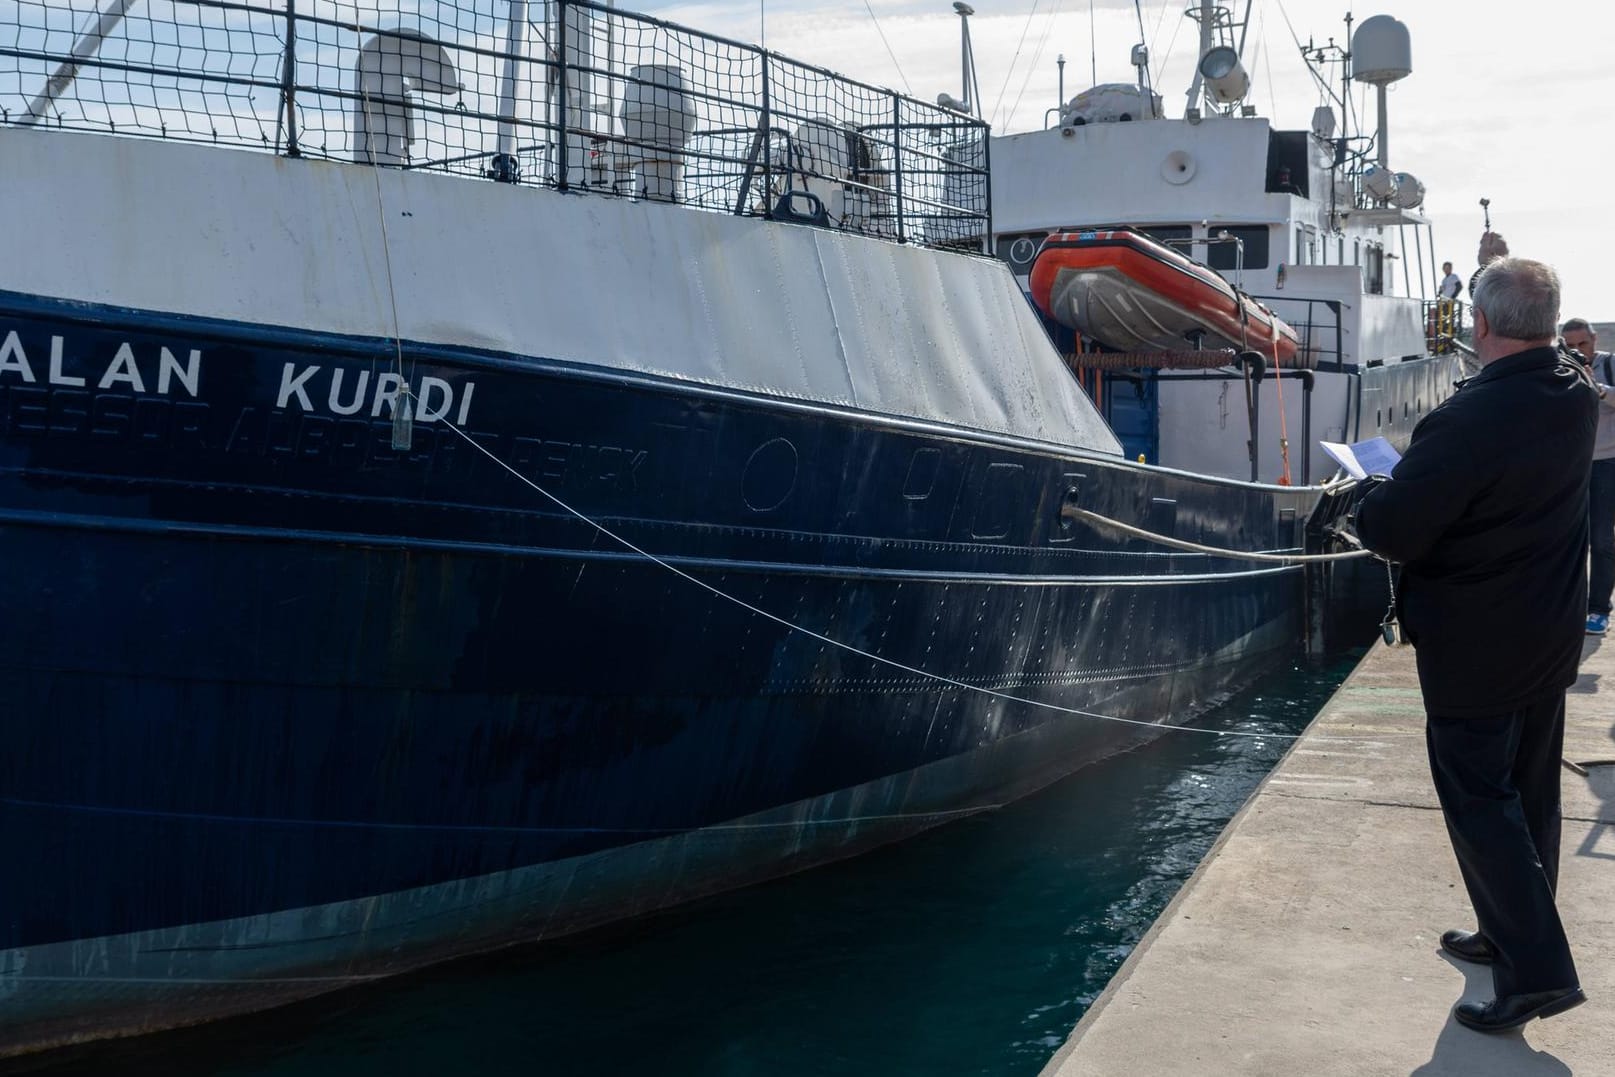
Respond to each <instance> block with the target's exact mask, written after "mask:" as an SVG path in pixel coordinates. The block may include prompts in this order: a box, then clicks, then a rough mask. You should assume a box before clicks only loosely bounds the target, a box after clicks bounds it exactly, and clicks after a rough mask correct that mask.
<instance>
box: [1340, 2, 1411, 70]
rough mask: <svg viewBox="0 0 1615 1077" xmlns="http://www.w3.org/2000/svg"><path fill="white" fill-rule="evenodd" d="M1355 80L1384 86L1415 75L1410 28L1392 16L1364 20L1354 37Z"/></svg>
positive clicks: (1353, 64) (1352, 47) (1375, 16)
mask: <svg viewBox="0 0 1615 1077" xmlns="http://www.w3.org/2000/svg"><path fill="white" fill-rule="evenodd" d="M1351 53H1352V77H1353V78H1355V79H1356V80H1357V81H1358V82H1367V83H1369V84H1371V85H1384V84H1385V83H1388V82H1395V81H1396V80H1397V79H1404V78H1407V77H1408V76H1409V75H1411V74H1412V73H1413V41H1412V39H1411V38H1410V37H1409V36H1408V28H1407V27H1406V26H1405V25H1403V24H1402V23H1401V22H1399V21H1398V20H1396V19H1394V18H1392V17H1391V16H1389V15H1374V16H1371V17H1370V18H1367V19H1364V20H1363V22H1362V25H1361V26H1359V27H1357V32H1356V33H1355V34H1352V35H1351Z"/></svg>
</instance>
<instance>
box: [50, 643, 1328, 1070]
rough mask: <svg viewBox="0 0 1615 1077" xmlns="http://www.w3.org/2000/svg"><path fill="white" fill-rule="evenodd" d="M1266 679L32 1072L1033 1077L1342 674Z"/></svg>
mask: <svg viewBox="0 0 1615 1077" xmlns="http://www.w3.org/2000/svg"><path fill="white" fill-rule="evenodd" d="M1355 657H1356V656H1355V655H1354V656H1350V657H1348V658H1345V659H1341V660H1338V661H1334V662H1331V663H1329V664H1327V665H1315V664H1297V665H1294V666H1291V667H1290V668H1288V669H1285V670H1282V671H1279V672H1276V673H1273V674H1270V675H1268V676H1266V677H1264V678H1262V679H1261V680H1260V681H1258V682H1257V683H1256V684H1254V685H1253V686H1251V687H1250V688H1248V689H1246V690H1245V691H1242V692H1240V693H1238V694H1236V695H1235V696H1233V697H1232V698H1230V699H1229V700H1228V701H1227V702H1226V703H1224V704H1223V705H1222V706H1220V707H1218V708H1216V709H1215V710H1214V711H1212V712H1210V713H1208V714H1206V715H1205V716H1203V717H1202V718H1201V719H1200V720H1199V721H1197V722H1196V725H1197V726H1199V727H1201V728H1204V729H1207V730H1214V729H1225V730H1234V731H1238V732H1242V733H1257V734H1262V735H1261V736H1257V737H1247V736H1240V737H1228V736H1224V737H1219V736H1212V735H1207V734H1204V733H1169V734H1166V735H1164V736H1163V737H1161V738H1160V739H1158V740H1157V741H1155V742H1153V743H1151V744H1149V745H1147V746H1145V747H1143V748H1140V749H1138V750H1136V751H1133V752H1130V753H1128V754H1126V755H1123V756H1119V757H1116V758H1113V759H1110V760H1107V761H1104V762H1102V763H1098V764H1095V765H1093V766H1090V767H1088V768H1087V769H1085V770H1083V771H1081V772H1079V773H1078V774H1076V775H1074V776H1072V777H1071V778H1068V779H1066V780H1065V781H1062V782H1060V783H1058V784H1057V785H1055V786H1053V787H1051V788H1049V789H1047V790H1044V791H1043V792H1041V793H1039V794H1037V795H1035V796H1032V797H1029V798H1027V799H1025V800H1022V801H1020V802H1018V803H1016V804H1013V805H1011V806H1009V807H1007V808H1003V809H1000V810H998V811H995V812H990V813H986V814H982V815H978V816H974V817H971V818H969V819H965V820H962V821H959V822H956V823H953V824H950V825H948V826H945V827H941V828H939V829H937V830H934V831H931V832H929V833H927V834H922V835H920V836H919V837H917V838H914V839H911V840H909V841H907V842H904V843H902V844H900V845H896V846H891V847H888V848H885V849H881V850H878V851H876V852H874V853H871V854H869V855H867V856H864V857H860V858H858V859H855V860H851V861H847V862H845V863H841V864H836V865H832V866H830V867H826V868H821V869H818V870H816V871H811V872H806V873H803V874H801V875H797V876H794V877H792V878H788V879H784V880H780V881H777V882H774V883H770V884H767V885H763V886H758V887H752V888H750V889H747V890H741V891H736V892H733V893H729V894H724V895H721V896H719V897H716V898H712V899H708V900H705V901H702V902H699V903H696V904H693V905H689V906H685V907H683V908H680V909H677V910H673V911H671V912H668V913H664V914H661V915H658V916H654V917H650V918H647V919H644V920H642V921H639V922H636V923H634V924H632V925H630V926H627V927H617V928H613V929H608V930H606V931H602V932H596V933H592V934H587V935H584V936H581V937H577V938H572V939H563V940H558V941H555V942H550V943H545V944H542V945H538V946H532V947H526V948H521V949H516V950H511V951H506V952H504V953H502V954H499V955H496V956H494V957H491V958H480V959H474V960H471V961H466V962H460V963H457V964H450V965H447V966H442V967H439V968H437V969H432V970H428V971H427V972H425V973H421V974H417V975H414V976H410V977H405V978H401V979H397V980H394V981H389V982H387V983H385V984H383V985H380V986H377V987H374V988H368V989H363V990H358V991H348V992H341V993H337V994H334V995H328V996H325V997H323V998H320V999H315V1000H312V1001H310V1002H305V1003H301V1004H299V1005H296V1006H292V1007H288V1008H286V1009H283V1010H280V1011H276V1012H272V1013H269V1014H263V1015H258V1016H254V1017H248V1018H241V1019H237V1020H233V1021H226V1022H220V1023H217V1024H215V1025H212V1026H209V1027H206V1028H203V1029H198V1030H193V1031H188V1032H178V1033H169V1034H166V1035H162V1036H152V1037H146V1038H144V1039H141V1040H135V1041H128V1042H125V1043H123V1044H116V1045H109V1046H104V1047H98V1048H96V1049H94V1050H92V1051H91V1052H90V1053H88V1054H87V1055H82V1056H79V1057H77V1058H73V1059H66V1060H62V1061H60V1062H54V1061H53V1062H49V1063H47V1064H46V1066H45V1068H44V1069H42V1070H39V1071H37V1072H42V1073H49V1074H69V1073H73V1074H80V1073H83V1074H88V1073H97V1074H100V1073H117V1074H131V1075H138V1074H162V1075H164V1077H176V1075H185V1074H231V1075H249V1074H250V1075H286V1077H290V1075H297V1077H328V1075H329V1077H336V1075H341V1077H370V1075H376V1077H382V1075H386V1077H397V1075H404V1074H478V1075H494V1074H522V1075H540V1074H541V1075H546V1077H550V1075H574V1074H577V1075H584V1074H588V1075H594V1074H607V1075H610V1074H652V1073H653V1074H656V1075H657V1077H697V1075H699V1077H764V1075H766V1077H810V1075H811V1077H824V1075H827V1074H860V1075H861V1074H878V1075H881V1077H909V1075H912V1077H921V1075H923V1077H965V1075H990V1077H1013V1075H1025V1077H1032V1075H1035V1074H1037V1073H1038V1071H1039V1070H1040V1069H1041V1068H1042V1067H1043V1065H1044V1064H1045V1063H1046V1062H1047V1061H1048V1059H1049V1057H1050V1056H1051V1055H1052V1054H1053V1053H1054V1051H1055V1050H1056V1049H1057V1048H1058V1047H1059V1046H1060V1044H1061V1043H1063V1042H1064V1040H1065V1038H1066V1036H1067V1035H1068V1034H1069V1032H1070V1030H1071V1028H1072V1027H1073V1026H1074V1025H1075V1024H1076V1023H1077V1021H1078V1020H1079V1019H1080V1018H1081V1017H1082V1015H1083V1013H1084V1012H1085V1011H1086V1010H1087V1008H1088V1006H1089V1005H1090V1004H1092V1002H1093V1001H1094V999H1095V998H1096V997H1098V995H1099V993H1100V992H1101V991H1103V990H1104V987H1105V984H1106V982H1107V981H1108V980H1109V979H1110V977H1111V975H1112V974H1113V973H1114V972H1115V971H1116V969H1117V967H1118V966H1119V965H1120V964H1121V963H1122V961H1123V960H1124V959H1125V958H1126V956H1127V954H1128V953H1129V952H1130V951H1131V950H1132V948H1133V946H1134V945H1135V944H1136V943H1137V942H1138V940H1139V938H1140V937H1141V936H1142V935H1143V934H1144V932H1145V931H1146V930H1148V928H1149V926H1150V924H1151V923H1152V922H1153V921H1154V919H1155V917H1156V916H1157V915H1158V914H1159V913H1160V912H1161V910H1162V909H1163V908H1164V907H1165V905H1166V904H1167V902H1168V901H1170V900H1171V898H1172V896H1173V894H1175V893H1176V892H1177V890H1178V889H1179V887H1181V886H1182V884H1183V883H1184V881H1185V880H1186V879H1187V878H1188V877H1189V875H1190V874H1191V873H1192V872H1193V871H1194V869H1195V866H1196V865H1197V864H1198V863H1199V862H1200V860H1201V858H1202V857H1203V856H1204V855H1205V853H1206V852H1207V850H1208V849H1210V847H1211V845H1212V843H1213V842H1214V841H1215V840H1216V838H1217V835H1218V834H1219V833H1220V832H1221V831H1222V829H1223V827H1224V826H1225V825H1226V823H1227V822H1228V820H1229V819H1230V818H1231V817H1232V816H1233V814H1234V813H1235V812H1236V811H1238V810H1239V807H1240V805H1242V804H1243V803H1244V802H1245V800H1246V798H1247V797H1248V796H1249V795H1250V793H1251V791H1252V790H1253V789H1254V788H1255V787H1256V784H1257V783H1258V782H1259V781H1260V780H1261V779H1262V777H1263V776H1264V775H1265V774H1266V773H1267V772H1268V771H1269V770H1271V769H1272V767H1273V765H1274V764H1275V763H1276V762H1277V761H1278V759H1279V758H1280V756H1281V755H1282V754H1283V753H1284V751H1285V749H1286V748H1287V747H1288V745H1289V743H1290V741H1289V738H1291V737H1293V736H1294V735H1295V734H1297V733H1299V732H1300V731H1301V730H1302V729H1303V728H1304V727H1305V726H1306V724H1307V722H1308V721H1309V720H1310V719H1311V718H1312V716H1313V715H1314V714H1316V713H1317V712H1318V710H1320V709H1321V708H1322V705H1323V703H1324V701H1325V700H1326V699H1327V698H1328V696H1329V694H1330V692H1332V691H1333V690H1334V688H1335V687H1336V686H1337V685H1338V684H1339V683H1340V681H1341V680H1342V679H1343V678H1344V676H1345V674H1346V673H1347V672H1349V670H1350V668H1351V665H1352V663H1353V661H1354V659H1355Z"/></svg>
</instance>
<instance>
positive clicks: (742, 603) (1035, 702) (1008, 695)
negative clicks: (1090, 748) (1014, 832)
mask: <svg viewBox="0 0 1615 1077" xmlns="http://www.w3.org/2000/svg"><path fill="white" fill-rule="evenodd" d="M400 391H401V392H407V389H406V390H400ZM444 425H446V426H447V427H448V428H449V429H450V430H452V431H454V432H455V433H456V434H458V435H459V436H460V438H461V439H462V440H463V441H465V443H466V444H467V445H470V446H471V447H472V448H473V449H475V450H477V452H479V453H481V454H482V455H483V456H486V457H487V458H488V459H489V460H491V461H493V462H494V464H496V465H497V466H498V467H500V468H501V469H503V470H504V471H507V472H509V473H510V474H511V476H512V477H514V478H515V479H516V480H517V481H519V482H520V483H522V485H524V486H526V487H528V488H529V489H531V490H532V491H534V492H535V493H537V494H538V495H539V496H541V497H543V498H545V499H546V500H547V501H549V502H551V503H552V504H554V505H555V506H556V507H557V508H559V509H560V510H561V511H562V512H565V513H567V514H568V515H570V516H573V517H575V518H576V519H578V520H579V521H581V522H582V523H585V524H587V525H588V526H590V527H592V528H594V529H595V530H596V531H598V532H599V533H600V534H602V535H604V536H605V537H606V538H608V539H610V540H611V541H612V542H615V543H617V544H618V545H620V546H622V547H623V548H624V549H627V550H629V551H630V552H632V553H635V554H637V555H639V556H640V557H643V558H645V560H647V561H649V562H651V563H652V564H655V565H658V566H660V567H661V568H663V569H666V570H667V571H668V572H670V573H672V574H673V575H675V576H677V577H679V578H680V579H682V580H685V581H687V582H688V583H691V584H693V585H695V586H696V587H699V588H700V589H701V590H703V591H706V592H707V593H708V594H711V595H712V596H713V597H715V598H719V599H722V600H723V601H725V602H730V603H733V604H734V605H736V606H739V607H740V608H741V609H744V610H747V611H748V612H750V613H753V614H756V615H757V616H758V617H762V618H764V619H765V620H769V621H772V622H774V623H775V624H777V625H779V626H780V627H782V628H785V629H786V630H788V631H791V632H797V633H800V634H802V635H804V636H807V637H809V638H811V639H816V640H818V641H819V642H820V643H824V644H827V645H828V646H831V647H835V648H837V649H839V650H843V651H846V652H848V653H850V654H855V655H858V656H859V657H860V658H866V659H868V660H869V661H871V662H875V663H878V664H880V665H883V666H888V667H890V668H892V669H896V670H901V671H902V672H904V673H910V674H913V675H914V676H916V677H923V678H925V679H927V680H931V681H935V682H937V683H938V684H945V685H947V686H948V687H950V688H957V689H959V690H961V691H965V692H975V693H977V694H979V695H984V696H988V697H990V698H993V699H998V700H1003V701H1004V702H1007V703H1021V704H1024V705H1026V706H1029V707H1037V708H1040V709H1042V710H1049V711H1055V712H1057V713H1060V714H1067V715H1071V716H1073V717H1077V718H1090V719H1093V720H1095V721H1101V722H1115V723H1117V724H1118V725H1131V726H1141V727H1144V728H1146V729H1160V730H1170V731H1173V732H1177V733H1201V734H1207V735H1210V736H1216V737H1248V738H1251V739H1253V740H1287V741H1295V740H1300V739H1301V734H1295V733H1255V732H1250V731H1246V730H1232V729H1204V728H1201V727H1199V726H1189V725H1173V724H1171V723H1168V722H1148V721H1145V720H1143V719H1141V718H1123V717H1121V716H1119V715H1114V714H1100V713H1098V712H1097V711H1086V710H1082V709H1080V708H1077V707H1066V706H1062V705H1060V704H1058V703H1049V702H1047V701H1045V700H1041V699H1029V698H1027V697H1026V696H1018V695H1015V694H1014V693H1012V692H1002V691H999V690H998V689H995V688H984V687H982V686H980V685H975V684H969V683H967V682H965V681H961V680H957V679H955V678H953V677H948V676H945V675H943V674H940V673H932V672H931V671H929V670H924V669H920V668H919V667H917V666H911V665H908V664H906V663H903V662H899V661H896V660H895V659H891V658H886V657H884V656H882V655H878V654H875V653H873V652H872V651H866V650H864V649H863V648H861V647H855V646H853V645H852V644H850V643H843V642H842V641H841V640H838V639H834V638H832V637H830V636H827V635H825V634H824V633H822V632H815V631H814V630H813V629H811V628H804V627H802V626H801V625H798V624H795V623H793V622H791V621H789V620H787V619H786V618H784V617H781V616H779V615H778V614H775V613H770V612H769V611H768V610H765V609H762V608H761V607H759V606H755V605H753V604H751V603H750V602H747V601H746V600H745V599H743V598H740V597H738V596H736V595H732V594H729V593H728V592H727V591H724V590H722V589H721V588H718V587H715V586H713V585H712V584H710V583H707V582H706V581H705V580H703V579H700V578H699V577H697V576H693V575H691V574H690V573H688V572H685V571H684V570H683V569H681V568H679V567H678V566H677V565H674V564H671V563H669V562H667V561H665V560H663V559H662V558H660V557H657V556H656V555H655V554H653V553H651V552H650V551H649V550H646V549H643V548H642V547H640V546H637V545H635V544H634V543H633V542H632V541H630V540H629V539H627V538H625V537H624V536H622V535H619V534H618V533H617V532H615V531H613V530H612V529H611V528H609V527H607V526H606V525H605V524H603V523H601V522H599V521H598V520H596V519H594V518H593V517H591V516H589V515H588V514H586V513H584V512H581V511H579V510H578V509H575V508H573V507H572V506H571V505H569V504H568V503H567V502H565V501H563V500H562V499H561V498H560V497H558V496H556V495H555V494H553V493H551V492H550V491H549V490H547V489H545V488H544V487H542V486H540V485H539V484H538V483H536V482H534V481H533V480H532V479H530V478H528V477H527V476H526V475H523V474H522V473H521V472H520V471H517V470H516V469H515V468H514V467H511V466H510V465H509V464H507V463H506V462H505V461H504V460H501V459H500V458H499V457H498V456H496V455H495V454H494V453H492V452H490V451H489V450H488V449H487V448H486V447H485V446H483V445H482V444H480V443H479V442H478V441H477V440H476V439H475V438H473V437H471V435H469V434H467V433H466V432H465V431H464V430H461V429H460V428H459V427H458V426H456V425H454V424H453V423H445V424H444ZM1146 534H1148V533H1147V532H1146ZM1162 537H1164V536H1162ZM1363 552H1364V553H1366V552H1367V551H1363ZM1358 556H1360V555H1358Z"/></svg>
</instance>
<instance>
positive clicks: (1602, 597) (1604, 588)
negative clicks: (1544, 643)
mask: <svg viewBox="0 0 1615 1077" xmlns="http://www.w3.org/2000/svg"><path fill="white" fill-rule="evenodd" d="M1587 546H1588V548H1589V549H1590V550H1591V553H1592V558H1591V560H1589V562H1588V573H1587V612H1588V613H1604V614H1607V613H1609V611H1610V604H1609V597H1610V592H1611V591H1615V460H1594V461H1593V470H1592V476H1591V478H1590V480H1589V481H1588V483H1587Z"/></svg>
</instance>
